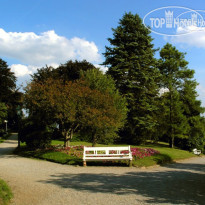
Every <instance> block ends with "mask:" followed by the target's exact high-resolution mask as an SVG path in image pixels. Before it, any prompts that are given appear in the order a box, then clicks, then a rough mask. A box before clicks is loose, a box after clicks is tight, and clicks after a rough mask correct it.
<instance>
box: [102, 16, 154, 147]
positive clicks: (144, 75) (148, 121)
mask: <svg viewBox="0 0 205 205" xmlns="http://www.w3.org/2000/svg"><path fill="white" fill-rule="evenodd" d="M112 30H113V38H108V41H109V42H110V44H111V46H110V47H108V46H107V47H106V51H105V53H104V56H105V62H104V63H103V64H104V65H106V66H107V67H108V71H107V74H109V75H111V76H112V77H113V78H114V80H115V83H116V86H117V88H118V89H119V91H120V92H121V94H123V95H124V96H125V97H126V98H127V102H128V109H129V112H128V117H127V125H126V128H125V129H124V130H123V133H124V135H125V137H127V138H129V137H130V138H131V140H132V142H135V143H140V142H142V141H143V140H145V139H146V137H147V136H149V135H150V133H151V132H152V129H153V128H154V127H155V125H156V122H155V120H154V118H153V115H154V111H155V110H156V106H155V97H156V96H157V93H158V86H157V84H156V80H157V76H158V72H157V69H156V68H155V63H156V59H155V58H154V54H155V51H156V50H155V49H153V44H152V43H151V42H152V40H153V39H152V38H151V36H150V31H149V30H148V29H147V28H146V27H145V26H144V24H143V23H142V20H141V18H140V17H139V16H138V15H137V14H136V15H133V14H131V13H125V15H124V16H123V18H122V19H121V20H120V22H119V26H118V27H117V28H116V29H112Z"/></svg>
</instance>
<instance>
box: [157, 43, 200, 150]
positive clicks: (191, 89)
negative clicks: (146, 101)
mask: <svg viewBox="0 0 205 205" xmlns="http://www.w3.org/2000/svg"><path fill="white" fill-rule="evenodd" d="M187 66H188V62H187V61H186V60H185V54H184V53H182V52H179V51H178V50H177V49H176V48H175V47H174V46H172V45H171V44H169V43H167V44H166V45H165V46H164V47H163V48H162V49H161V51H160V59H159V70H160V72H161V76H162V79H161V80H162V81H161V86H162V88H166V89H167V90H168V92H167V93H165V94H164V95H162V99H163V100H165V101H166V105H165V106H166V107H167V109H166V110H167V112H166V114H165V115H164V116H165V119H164V120H165V121H166V123H168V129H167V134H168V136H169V139H170V141H169V142H170V147H173V146H174V138H175V137H176V136H178V137H181V138H183V137H186V136H187V134H188V133H190V130H191V129H192V128H191V124H190V117H191V116H192V117H193V116H194V115H195V114H196V115H200V113H201V111H202V110H201V108H200V107H197V106H196V105H197V104H198V105H199V102H197V101H196V91H195V88H196V82H195V81H194V79H193V77H194V70H191V69H188V67H187ZM190 97H191V98H192V99H190ZM194 107H195V108H194ZM194 113H195V114H194Z"/></svg>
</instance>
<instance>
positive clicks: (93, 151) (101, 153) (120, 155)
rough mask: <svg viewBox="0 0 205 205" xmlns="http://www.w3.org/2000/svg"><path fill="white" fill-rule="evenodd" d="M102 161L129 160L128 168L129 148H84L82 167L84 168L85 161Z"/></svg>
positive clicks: (130, 157) (130, 163)
mask: <svg viewBox="0 0 205 205" xmlns="http://www.w3.org/2000/svg"><path fill="white" fill-rule="evenodd" d="M123 151H125V152H123ZM102 160H129V166H132V152H131V149H130V146H127V147H84V151H83V166H86V161H102Z"/></svg>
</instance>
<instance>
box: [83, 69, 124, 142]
mask: <svg viewBox="0 0 205 205" xmlns="http://www.w3.org/2000/svg"><path fill="white" fill-rule="evenodd" d="M81 76H82V77H81V78H82V79H83V80H85V81H86V83H87V84H88V86H89V88H91V89H92V91H93V92H96V91H97V92H98V93H103V94H104V96H102V97H103V98H101V97H100V96H99V94H98V96H97V95H96V97H97V98H96V100H95V101H96V102H97V101H98V104H99V105H98V106H99V107H103V106H104V107H105V106H107V105H112V107H111V106H107V108H105V110H106V112H107V114H106V115H108V114H109V115H110V117H109V118H110V119H111V118H112V121H110V119H108V118H107V119H106V118H104V119H103V118H101V119H100V118H99V117H98V118H96V117H94V116H93V117H94V118H93V117H88V116H85V119H90V120H93V122H92V123H94V124H95V123H96V121H98V123H101V128H100V126H99V125H98V126H95V128H94V127H91V124H90V125H89V126H86V125H85V128H86V129H83V132H84V133H85V134H91V136H92V138H93V142H94V141H95V140H97V141H98V142H102V143H106V144H108V143H110V142H111V141H112V140H114V138H115V136H116V137H117V135H116V132H117V131H118V130H119V128H121V127H123V125H124V123H125V119H126V114H127V103H126V99H125V98H123V97H122V96H121V95H120V94H119V91H118V90H117V89H116V86H115V82H114V80H113V79H112V78H111V76H109V75H104V74H103V73H102V71H100V70H98V69H90V70H87V71H86V72H81ZM105 98H106V99H105ZM108 101H109V104H108ZM104 104H107V105H104ZM90 113H92V112H90ZM86 115H87V114H86ZM101 115H102V114H101ZM97 127H98V128H97ZM96 128H97V129H96ZM102 128H103V129H102ZM94 143H96V142H94Z"/></svg>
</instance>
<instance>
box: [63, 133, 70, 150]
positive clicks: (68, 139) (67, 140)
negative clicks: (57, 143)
mask: <svg viewBox="0 0 205 205" xmlns="http://www.w3.org/2000/svg"><path fill="white" fill-rule="evenodd" d="M68 146H70V136H69V135H68V131H67V130H65V131H64V147H68Z"/></svg>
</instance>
